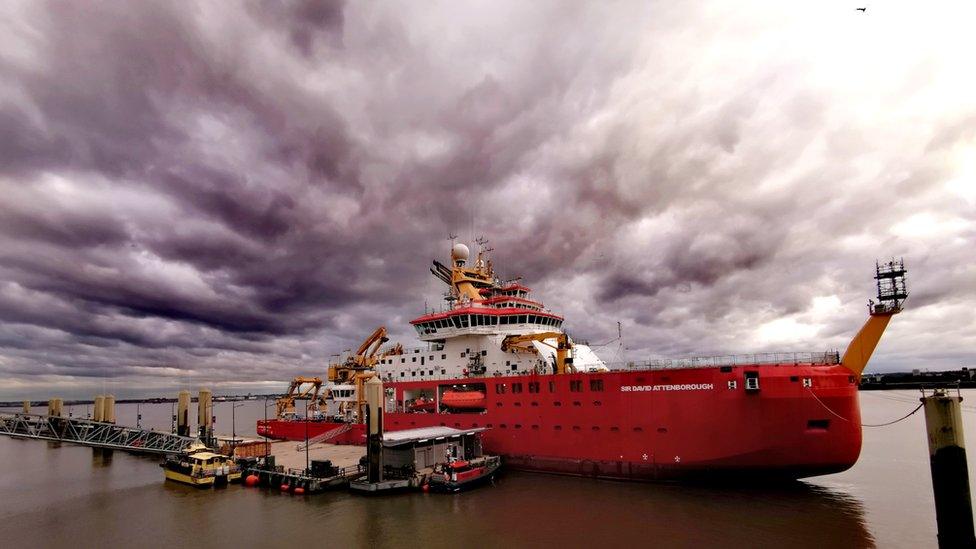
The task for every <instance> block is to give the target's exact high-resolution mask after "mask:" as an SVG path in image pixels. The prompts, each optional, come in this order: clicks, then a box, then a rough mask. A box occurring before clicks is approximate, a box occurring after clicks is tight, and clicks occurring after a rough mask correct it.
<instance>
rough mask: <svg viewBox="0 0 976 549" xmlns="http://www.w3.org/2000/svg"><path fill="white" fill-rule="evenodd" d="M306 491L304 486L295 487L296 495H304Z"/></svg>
mask: <svg viewBox="0 0 976 549" xmlns="http://www.w3.org/2000/svg"><path fill="white" fill-rule="evenodd" d="M304 493H305V489H304V488H302V487H301V486H299V487H298V488H295V495H297V496H300V495H302V494H304Z"/></svg>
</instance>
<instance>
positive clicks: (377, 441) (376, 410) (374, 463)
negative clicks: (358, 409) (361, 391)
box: [364, 376, 383, 482]
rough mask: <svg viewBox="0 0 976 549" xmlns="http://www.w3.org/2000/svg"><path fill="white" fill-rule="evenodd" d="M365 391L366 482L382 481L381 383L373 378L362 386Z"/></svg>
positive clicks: (376, 378)
mask: <svg viewBox="0 0 976 549" xmlns="http://www.w3.org/2000/svg"><path fill="white" fill-rule="evenodd" d="M364 386H365V389H366V423H367V426H368V428H369V432H368V434H367V437H366V455H367V456H368V457H367V460H368V461H369V467H368V469H367V472H366V474H367V480H368V481H369V482H382V481H383V467H382V464H383V383H382V382H381V381H380V380H379V378H378V377H376V376H373V377H371V378H369V380H368V381H367V382H366V383H365V384H364Z"/></svg>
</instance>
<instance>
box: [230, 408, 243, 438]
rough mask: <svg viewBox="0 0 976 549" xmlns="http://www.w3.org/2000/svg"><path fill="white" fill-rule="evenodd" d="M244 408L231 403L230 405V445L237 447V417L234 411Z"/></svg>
mask: <svg viewBox="0 0 976 549" xmlns="http://www.w3.org/2000/svg"><path fill="white" fill-rule="evenodd" d="M241 406H244V405H243V404H240V403H236V402H232V403H231V405H230V438H231V443H232V444H234V445H235V446H236V445H237V415H236V413H235V410H237V409H238V408H240V407H241Z"/></svg>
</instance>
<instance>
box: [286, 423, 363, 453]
mask: <svg viewBox="0 0 976 549" xmlns="http://www.w3.org/2000/svg"><path fill="white" fill-rule="evenodd" d="M351 429H352V423H346V424H344V425H342V426H341V427H337V428H335V429H332V430H331V431H326V432H324V433H322V434H321V435H315V436H314V437H312V438H310V439H308V442H307V443H306V442H304V441H303V442H300V443H299V444H298V446H296V447H295V449H296V450H298V451H299V452H302V451H304V450H305V447H306V446H312V445H313V444H318V443H320V442H328V441H330V440H332V439H334V438H336V437H337V436H339V435H341V434H342V433H347V432H349V431H350V430H351Z"/></svg>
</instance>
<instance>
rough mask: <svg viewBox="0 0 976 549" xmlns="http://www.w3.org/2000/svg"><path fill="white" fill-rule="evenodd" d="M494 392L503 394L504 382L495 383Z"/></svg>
mask: <svg viewBox="0 0 976 549" xmlns="http://www.w3.org/2000/svg"><path fill="white" fill-rule="evenodd" d="M495 394H496V395H504V394H505V384H504V383H496V384H495Z"/></svg>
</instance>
